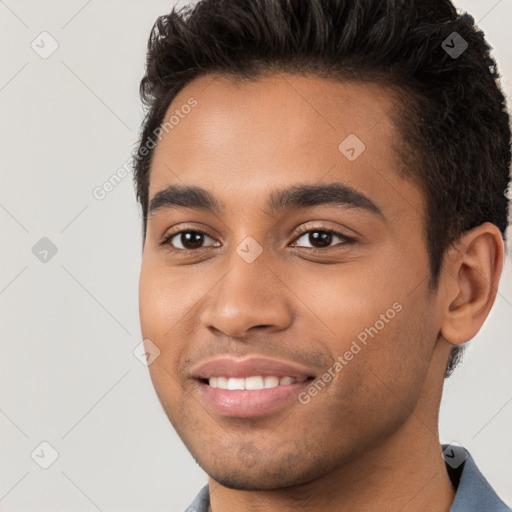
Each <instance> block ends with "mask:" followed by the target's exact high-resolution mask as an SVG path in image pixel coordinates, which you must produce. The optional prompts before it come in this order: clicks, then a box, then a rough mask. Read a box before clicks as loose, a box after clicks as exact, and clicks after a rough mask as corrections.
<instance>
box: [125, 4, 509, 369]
mask: <svg viewBox="0 0 512 512" xmlns="http://www.w3.org/2000/svg"><path fill="white" fill-rule="evenodd" d="M466 45H467V47H466ZM461 50H462V51H461ZM490 52H491V47H490V46H489V44H488V43H487V42H486V40H485V36H484V33H483V32H482V31H481V30H480V29H479V28H478V27H477V26H476V24H475V21H474V18H473V17H472V16H470V15H469V14H467V13H459V12H457V10H456V9H455V7H454V6H453V5H452V3H451V2H450V1H449V0H430V1H426V0H202V1H199V2H197V3H196V4H195V5H194V4H189V5H186V6H184V7H182V8H180V9H178V8H177V7H176V6H175V7H174V8H173V10H172V11H171V13H170V14H166V15H163V16H160V17H158V19H157V20H156V22H155V24H154V26H153V28H152V30H151V34H150V37H149V41H148V48H147V61H146V73H145V75H144V77H143V78H142V81H141V83H140V95H141V98H142V101H143V103H144V105H145V107H146V108H147V110H146V115H145V118H144V121H143V124H142V129H141V133H140V139H139V141H138V147H137V148H136V149H135V151H134V154H133V156H134V181H135V188H136V195H137V200H138V201H139V202H140V204H141V206H142V215H143V244H144V239H145V235H146V226H147V213H148V200H149V198H148V190H149V174H150V167H151V160H152V155H153V147H154V146H155V144H153V145H152V146H150V145H149V144H148V141H151V140H153V141H154V138H155V130H157V129H158V128H159V127H160V126H161V124H162V123H163V120H164V116H165V113H166V111H167V109H168V107H169V105H170V103H171V102H172V100H173V99H174V97H175V96H176V95H177V94H178V92H179V91H180V90H181V89H182V88H183V87H184V86H185V85H187V84H188V83H189V82H191V81H192V80H193V79H194V78H196V77H199V76H201V75H205V74H219V75H221V76H226V77H232V78H235V79H240V80H243V79H256V78H257V77H258V76H262V75H264V74H269V73H273V72H281V71H283V72H291V73H296V74H312V75H314V76H318V77H320V78H322V77H325V78H335V79H339V80H345V81H359V82H374V83H378V84H381V85H382V86H384V87H386V88H387V89H388V90H390V91H391V92H393V91H394V92H395V93H397V94H396V112H395V114H396V115H393V121H394V123H395V125H396V127H397V129H398V132H399V134H400V136H401V139H402V141H401V144H400V145H399V146H398V147H394V149H395V150H396V152H397V154H398V155H399V156H400V159H399V160H400V162H401V163H402V164H403V165H402V166H401V169H400V170H397V171H398V172H399V173H400V175H402V176H403V177H407V178H410V179H413V180H414V181H415V183H417V184H418V185H419V186H420V187H421V189H422V191H423V193H424V195H425V199H426V204H427V215H426V219H425V226H424V237H425V241H426V247H427V251H428V255H429V261H430V287H431V289H433V290H436V289H437V287H438V284H439V276H440V273H441V268H442V263H443V257H444V254H445V252H446V250H447V249H448V248H449V247H450V245H451V244H452V243H453V242H455V241H457V240H458V239H459V238H460V236H461V235H462V234H463V233H464V232H466V231H467V230H470V229H472V228H474V227H476V226H478V225H480V224H482V223H484V222H491V223H493V224H495V225H496V226H497V227H498V228H499V229H500V231H501V233H502V236H503V239H504V240H505V231H506V228H507V225H508V208H509V202H508V199H507V196H506V189H507V187H508V184H509V180H510V176H509V172H510V171H509V169H510V158H511V156H510V155H511V147H510V125H509V115H508V113H507V108H506V102H505V97H504V95H503V93H502V91H501V88H500V84H499V73H498V70H497V65H496V62H495V60H494V59H493V58H492V56H491V54H490ZM458 53H460V55H459V54H458ZM148 148H150V149H149V150H148ZM463 346H464V345H461V346H454V347H453V349H452V353H451V357H450V359H449V362H448V366H447V369H446V374H445V375H446V376H449V375H450V374H451V372H452V371H453V369H454V368H455V366H456V364H457V363H458V361H459V359H460V357H461V354H462V348H463Z"/></svg>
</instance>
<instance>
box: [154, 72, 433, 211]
mask: <svg viewBox="0 0 512 512" xmlns="http://www.w3.org/2000/svg"><path fill="white" fill-rule="evenodd" d="M395 102H396V99H395V96H394V95H393V94H391V93H390V91H389V90H386V89H384V88H383V87H381V86H379V85H377V84H373V83H358V82H342V81H336V80H331V79H329V80H327V79H323V78H318V77H312V76H298V75H291V74H286V73H281V74H274V75H268V76H264V77H260V78H258V79H257V80H254V81H252V80H251V81H249V80H240V79H233V78H227V77H222V76H218V75H205V76H202V77H199V78H197V79H195V80H194V81H192V82H190V83H189V84H188V85H187V86H185V87H184V88H183V89H182V90H181V91H180V93H179V94H178V95H177V96H176V97H175V98H174V100H173V102H172V103H171V105H170V106H169V108H168V111H167V113H166V116H165V118H164V123H165V122H166V121H169V120H170V119H171V117H172V123H169V124H168V125H167V126H168V130H167V131H163V132H162V138H161V140H160V141H159V142H158V144H157V146H156V148H155V150H154V155H153V161H152V167H151V175H150V187H149V197H150V198H151V197H152V196H153V195H154V194H155V193H156V192H158V191H159V190H161V189H163V188H165V187H166V186H167V185H169V184H170V183H177V184H178V183H179V184H187V185H198V186H201V187H202V188H206V189H211V190H216V191H218V192H219V195H220V196H221V197H219V199H220V200H221V201H222V193H223V192H224V193H225V194H224V195H225V196H226V197H227V195H229V191H230V190H231V191H233V192H234V193H235V195H237V197H238V198H239V196H240V193H244V192H245V193H246V194H245V200H246V199H247V194H250V197H251V199H254V200H256V198H259V197H260V196H261V198H262V200H263V198H265V199H266V197H267V192H268V191H269V189H270V188H272V189H275V188H280V187H285V186H289V185H290V184H297V183H319V182H322V181H328V182H333V181H339V182H341V183H344V184H347V185H349V186H351V187H353V188H355V189H358V190H360V191H362V192H364V193H365V194H366V195H368V196H370V197H371V196H374V197H375V198H376V202H379V200H380V199H383V200H386V197H384V196H386V194H387V195H388V197H387V198H388V199H389V200H390V201H391V203H392V204H391V205H390V207H391V208H395V209H397V208H398V209H400V208H399V207H400V204H398V203H399V202H398V203H397V201H396V199H397V197H395V198H393V197H391V196H396V195H397V194H398V197H400V196H402V199H405V200H406V202H408V203H411V201H413V202H416V203H417V210H418V211H420V210H422V209H423V207H422V200H423V198H422V197H421V194H420V193H419V190H418V189H417V188H416V187H414V186H413V184H411V183H408V182H406V181H404V180H402V179H400V178H399V176H398V173H397V172H396V169H397V167H398V166H399V165H400V162H399V160H398V158H397V156H396V154H395V152H394V150H393V146H394V145H395V144H399V143H400V139H399V136H398V134H397V131H396V128H395V126H394V124H393V122H392V120H391V117H390V115H391V112H392V110H393V108H394V106H395ZM188 105H195V106H193V107H192V108H189V107H188ZM386 183H387V185H386ZM397 187H398V188H403V190H397ZM242 189H243V190H242ZM411 194H413V195H416V197H414V198H411V197H408V198H404V197H403V196H404V195H408V196H410V195H411ZM232 196H233V194H232ZM402 206H403V207H404V208H407V206H406V204H404V205H402ZM409 208H410V205H409ZM397 211H398V210H397Z"/></svg>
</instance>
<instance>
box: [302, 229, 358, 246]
mask: <svg viewBox="0 0 512 512" xmlns="http://www.w3.org/2000/svg"><path fill="white" fill-rule="evenodd" d="M305 237H307V239H306V240H307V242H308V243H309V244H310V245H309V246H302V247H306V248H309V249H313V250H322V249H325V248H329V246H331V243H332V242H333V239H336V238H338V239H340V240H341V241H342V243H341V244H336V245H351V244H354V243H355V242H356V240H355V239H354V238H351V237H349V236H346V235H344V234H343V233H339V232H338V231H335V230H333V229H323V228H314V229H308V230H306V231H303V232H302V234H301V235H300V236H299V237H298V238H296V239H295V240H296V241H297V240H300V239H301V238H305ZM292 246H293V247H296V245H295V244H293V245H292Z"/></svg>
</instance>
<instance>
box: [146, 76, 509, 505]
mask: <svg viewBox="0 0 512 512" xmlns="http://www.w3.org/2000/svg"><path fill="white" fill-rule="evenodd" d="M190 97H193V98H195V99H196V100H197V102H198V104H197V106H196V107H195V108H194V109H193V111H192V112H191V113H190V114H188V115H187V116H186V117H185V118H184V119H183V120H181V121H180V123H179V124H178V125H177V126H175V127H174V129H173V130H172V131H170V132H169V133H168V134H164V136H163V138H162V139H161V140H160V141H159V142H158V145H157V147H156V149H155V154H154V160H153V164H152V168H151V176H150V187H149V198H150V199H151V198H152V197H153V196H154V195H155V194H156V193H157V192H158V191H160V190H162V189H165V188H166V187H167V186H168V185H171V184H180V185H197V186H201V187H203V188H205V189H206V190H208V192H209V193H210V194H211V195H212V196H214V197H216V198H218V200H219V201H221V203H222V204H223V206H224V211H223V212H222V213H220V214H214V213H212V212H208V211H201V210H198V209H194V208H167V209H160V210H156V212H155V213H154V215H151V216H150V218H149V219H148V224H147V234H146V239H145V246H144V252H143V258H142V268H141V274H140V287H139V305H140V320H141V328H142V334H143V337H144V338H147V339H150V340H151V341H152V342H153V343H154V344H155V345H156V346H158V348H159V349H160V350H161V353H160V356H159V357H158V358H157V359H156V360H155V361H154V362H153V363H152V364H151V365H150V366H149V371H150V375H151V379H152V382H153V385H154V387H155V390H156V392H157V395H158V398H159V400H160V402H161V404H162V407H163V409H164V411H165V413H166V414H167V416H168V418H169V419H170V421H171V422H172V424H173V426H174V428H175V429H176V431H177V432H178V434H179V435H180V437H181V439H182V440H183V442H184V443H185V445H186V446H187V448H188V449H189V451H190V452H191V454H192V456H193V457H194V458H195V460H196V461H197V462H198V463H199V464H200V466H201V467H202V468H203V469H204V470H205V471H206V473H207V474H208V475H209V485H210V501H211V508H210V510H213V511H215V512H218V511H225V510H244V511H270V510H280V511H292V510H301V511H313V510H315V511H317V510H322V511H327V512H328V511H334V510H336V511H338V512H339V511H345V510H346V511H348V510H350V511H353V510H358V511H362V512H364V511H375V510H380V511H383V510H386V511H387V510H389V511H397V510H400V511H427V510H428V511H448V510H449V509H450V505H451V503H452V501H453V498H454V490H453V488H452V485H451V483H450V480H449V477H448V475H447V472H446V469H445V464H444V461H443V459H442V457H441V447H440V443H439V435H438V411H439V404H440V398H441V393H442V386H443V381H444V371H445V367H446V364H447V361H448V357H449V353H450V349H451V348H452V346H453V344H459V343H464V342H466V341H468V340H469V339H471V338H472V337H474V336H475V334H476V333H477V332H478V330H479V329H480V327H481V326H482V324H483V322H484V320H485V318H486V317H487V315H488V313H489V311H490V309H491V307H492V304H493V302H494V299H495V296H496V290H497V286H498V281H499V277H500V274H501V269H502V265H503V253H504V247H503V241H502V238H501V234H500V232H499V230H498V228H497V227H496V226H494V225H492V224H489V223H485V224H482V225H481V226H479V227H477V228H475V229H474V230H471V231H470V232H468V233H466V234H465V235H464V236H463V237H462V238H461V239H460V241H459V242H458V243H457V244H455V245H454V246H453V247H452V248H450V250H449V251H448V252H447V254H446V255H445V259H444V263H443V269H442V275H441V279H440V285H439V288H438V290H437V291H435V292H433V291H432V290H430V289H429V287H428V280H429V263H428V256H427V251H426V245H425V239H424V229H423V226H424V224H425V200H424V196H423V193H422V191H421V189H420V188H419V187H418V186H417V185H416V184H415V183H414V182H413V181H410V180H406V179H404V178H402V177H400V175H399V173H398V172H397V170H398V169H399V166H400V162H399V160H398V157H397V156H396V155H395V153H394V152H393V150H392V147H393V144H396V143H397V142H399V140H400V139H399V135H398V133H397V131H396V129H395V128H394V125H393V123H392V121H391V119H390V117H389V115H388V113H389V112H390V109H391V108H392V106H393V104H394V101H395V100H394V99H393V96H392V94H391V93H390V92H389V91H387V90H385V89H383V88H382V87H381V86H379V85H376V84H361V83H347V82H336V81H330V80H325V79H319V78H315V77H305V76H296V75H290V74H284V73H282V74H274V75H269V76H267V77H265V78H261V79H260V80H259V81H258V82H241V81H235V80H230V79H228V78H223V77H220V76H215V75H206V76H203V77H200V78H198V79H196V80H194V81H193V82H191V83H189V84H188V85H187V86H186V87H185V88H184V89H182V90H181V91H180V93H179V95H178V96H177V97H176V98H175V99H174V101H173V102H172V104H171V105H170V107H169V111H168V113H169V115H170V114H172V113H173V111H174V110H175V109H176V108H179V107H180V106H181V105H183V104H185V103H186V102H187V100H188V99H189V98H190ZM167 117H168V116H166V118H167ZM348 134H356V135H357V136H358V137H359V139H361V140H362V141H363V142H364V144H365V146H366V150H365V151H364V152H363V153H362V154H361V155H360V156H359V157H358V158H357V159H356V160H354V161H352V162H351V161H349V160H348V159H347V158H345V157H344V156H343V154H341V152H340V151H339V149H338V145H339V144H340V142H341V141H343V140H344V139H345V137H346V136H347V135H348ZM335 182H337V183H343V184H345V185H349V186H351V187H353V188H354V189H356V190H357V191H359V192H361V193H363V194H364V195H366V196H367V197H369V198H370V199H371V200H372V201H373V202H374V203H375V204H376V205H378V207H379V208H380V209H381V210H382V212H383V214H384V215H385V217H386V220H385V221H384V220H383V219H382V218H381V217H379V216H377V215H374V214H372V213H370V212H367V211H364V210H362V209H358V208H346V207H342V206H339V205H324V206H314V207H309V208H303V209H295V210H284V211H280V212H278V213H274V214H270V213H269V212H267V211H266V202H267V198H268V195H269V194H270V193H271V192H272V191H273V190H275V189H276V188H284V187H287V186H291V185H299V184H300V185H303V184H331V183H335ZM299 227H307V228H308V229H311V230H312V231H313V232H314V231H315V230H320V231H321V230H322V229H329V228H330V229H334V230H336V231H339V232H341V233H342V234H344V235H346V236H351V237H353V238H355V239H356V243H354V244H351V245H347V244H344V242H343V240H342V239H339V238H337V237H336V236H333V238H332V241H331V243H330V245H329V246H327V247H325V248H321V247H322V246H319V247H320V251H319V252H317V253H316V254H313V253H312V252H311V247H312V246H314V243H315V242H314V240H312V239H311V237H310V236H309V235H310V234H311V231H309V232H306V234H300V233H298V228H299ZM171 228H172V229H171ZM185 228H187V229H190V230H193V229H194V228H195V229H202V230H205V231H207V232H208V236H206V237H205V238H204V239H203V243H202V247H203V248H201V249H199V250H197V249H196V250H195V251H196V252H193V251H194V249H192V250H191V251H189V252H190V254H189V255H187V256H183V255H182V254H180V253H179V250H180V249H179V248H181V247H183V246H182V245H181V244H186V240H185V241H184V240H183V237H180V235H178V236H176V237H175V238H174V239H173V243H174V246H175V248H176V252H172V251H171V250H170V249H171V247H170V245H167V246H161V245H158V242H159V241H161V240H162V239H163V238H164V236H165V235H166V234H169V233H170V232H171V231H172V230H174V231H179V230H180V229H185ZM249 236H250V237H253V238H254V239H255V240H256V241H257V242H258V243H259V244H260V246H261V247H262V249H263V252H262V253H261V255H260V256H259V257H258V258H257V259H256V260H255V261H254V262H252V263H250V264H249V263H247V262H246V261H245V260H244V259H242V258H241V257H240V256H239V255H238V253H237V252H236V248H237V246H238V245H239V244H240V243H241V242H242V241H243V240H244V239H245V238H246V237H249ZM397 302H398V303H399V304H400V305H401V306H402V310H401V311H400V312H399V313H397V314H396V316H395V317H394V318H393V319H392V320H390V321H389V322H388V323H386V324H385V327H384V328H383V329H382V330H380V331H379V332H378V335H376V336H375V337H374V338H373V339H372V338H369V341H368V344H367V345H366V346H364V348H362V350H361V351H360V352H359V353H357V355H355V356H354V357H353V359H352V360H351V361H349V362H348V364H347V365H346V366H344V367H343V369H342V370H341V371H339V372H337V373H336V376H335V378H334V379H332V380H331V382H329V385H328V386H326V387H325V389H323V390H322V391H321V392H319V393H318V394H317V395H316V396H314V397H312V398H311V400H310V402H309V403H307V404H305V405H303V404H301V403H299V402H298V401H296V402H295V401H293V405H291V406H289V407H288V408H286V409H284V410H280V411H278V412H277V413H275V414H269V415H267V416H263V417H259V418H233V417H224V416H219V415H217V414H215V413H213V412H212V411H211V410H210V409H208V407H207V404H206V403H205V402H202V401H201V398H200V397H199V394H198V392H197V383H196V382H195V381H194V380H193V379H191V377H190V370H191V368H192V366H194V365H197V364H199V363H201V362H203V361H207V360H211V359H213V358H215V357H217V356H221V355H226V354H229V355H232V356H236V357H243V356H248V355H255V356H256V355H259V356H266V357H270V358H274V359H278V360H281V361H290V362H297V363H300V364H303V365H305V366H307V367H308V368H311V369H312V371H313V372H314V374H315V375H317V376H318V375H321V374H322V373H323V372H325V371H327V370H328V368H329V367H332V365H333V364H334V362H335V361H336V358H337V357H338V356H340V355H343V354H345V352H346V351H347V350H349V348H350V346H351V343H352V341H353V340H355V339H356V338H357V335H358V334H359V333H361V332H362V331H364V329H365V328H368V327H370V326H373V325H375V323H376V321H377V320H379V318H380V315H381V314H383V313H385V312H386V311H387V310H388V309H390V308H391V307H392V305H393V304H394V303H397Z"/></svg>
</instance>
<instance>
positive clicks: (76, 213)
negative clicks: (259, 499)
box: [0, 0, 512, 512]
mask: <svg viewBox="0 0 512 512" xmlns="http://www.w3.org/2000/svg"><path fill="white" fill-rule="evenodd" d="M182 3H183V2H181V4H182ZM457 5H458V6H459V7H462V8H464V9H467V10H468V11H469V12H471V13H472V14H473V15H474V16H475V18H476V19H477V20H479V23H480V25H481V27H482V28H483V29H484V30H485V32H486V34H487V38H488V40H489V41H490V43H491V44H492V45H493V46H494V47H495V48H496V50H495V55H496V57H497V59H498V63H499V65H500V69H501V72H502V73H503V75H504V86H505V89H506V91H507V92H508V94H510V91H511V90H512V49H511V47H510V20H512V1H511V0H501V1H493V2H487V1H481V0H478V1H471V0H465V1H462V0H461V1H458V2H457ZM171 6H172V3H171V2H165V1H160V0H158V1H157V0H153V1H151V2H147V1H146V2H143V1H142V0H138V1H130V2H128V1H121V0H116V1H114V0H103V1H102V2H100V1H98V0H89V1H85V0H73V1H67V2H57V1H55V0H51V1H45V2H41V1H35V0H31V1H21V0H18V1H17V0H5V1H3V0H0V52H1V57H0V62H1V66H0V73H1V74H0V119H1V137H0V157H1V172H2V186H1V188H0V222H1V227H2V235H1V237H0V241H1V242H0V243H1V247H0V251H1V255H2V259H1V267H0V311H1V315H2V316H1V319H2V321H1V341H2V353H1V358H0V377H1V381H0V429H1V431H0V432H1V444H0V449H1V452H0V510H1V511H3V512H7V511H12V512H20V511H46V510H48V511H49V510H51V511H53V512H58V511H69V510H75V511H77V512H78V511H95V510H101V511H104V512H107V511H109V512H110V511H125V512H126V511H142V510H144V511H164V510H166V511H179V510H181V509H184V508H185V506H186V505H187V504H188V503H189V502H190V501H191V500H192V498H193V496H194V495H195V494H196V492H197V491H198V490H199V488H200V487H201V486H202V485H203V484H204V483H206V475H205V474H204V473H203V471H202V470H201V469H200V468H199V467H198V466H197V465H196V464H195V462H194V461H193V459H192V457H191V456H190V455H189V454H188V452H187V451H186V449H185V448H184V447H183V445H182V444H181V442H180V440H179V439H178V437H177V436H176V434H175V433H174V431H173V429H172V427H171V425H170V423H169V422H168V420H167V418H166V416H165V415H164V413H163V411H162V409H161V407H160V404H159V402H158V400H157V398H156V395H155V393H154V390H153V388H152V385H151V381H150V379H149V374H148V370H147V368H146V367H145V366H143V365H142V364H141V363H140V362H139V360H138V359H137V358H136V357H135V356H134V355H133V350H134V348H135V347H136V346H137V345H138V344H139V343H140V341H141V334H140V327H139V319H138V298H137V288H138V272H139V266H140V261H141V252H140V249H141V233H140V214H139V210H138V207H137V205H136V202H135V196H134V191H133V185H132V180H131V175H129V176H128V177H126V178H125V179H124V180H123V182H122V183H120V184H119V185H118V186H117V187H116V188H115V189H114V190H113V191H112V192H110V193H109V194H108V195H107V197H106V198H105V199H104V200H102V201H100V200H97V199H95V198H94V197H93V195H92V191H93V189H94V188H95V187H97V186H99V185H101V184H102V183H104V182H105V181H106V180H107V179H108V178H109V177H110V176H111V175H112V174H113V173H115V172H116V170H117V169H119V168H120V167H122V165H123V164H124V163H125V162H126V161H127V159H128V157H129V156H130V152H131V150H132V148H133V145H134V144H135V142H136V139H137V135H138V129H139V125H140V122H141V120H142V114H143V112H142V107H141V105H140V101H139V98H138V85H139V80H140V78H141V77H142V74H143V69H144V68H143V66H144V59H145V49H146V41H147V37H148V35H149V31H150V28H151V26H152V24H153V22H154V20H155V19H156V17H157V16H158V15H160V14H164V13H167V12H169V10H170V9H171ZM43 31H47V32H49V33H50V34H51V36H52V37H53V38H54V39H55V40H56V41H57V42H58V45H59V47H58V49H57V50H56V51H55V53H53V54H52V55H51V56H50V57H48V58H47V59H42V58H41V57H40V56H39V55H38V54H37V53H36V52H35V51H34V50H33V49H32V48H31V43H32V41H33V40H34V39H35V40H36V43H37V42H38V41H40V38H39V39H38V36H39V34H40V33H41V32H43ZM38 44H39V45H40V46H42V43H41V42H39V43H38ZM45 48H46V50H48V48H50V46H49V40H46V42H45ZM509 232H510V231H509ZM42 237H48V238H49V239H50V240H51V241H52V242H53V244H55V245H56V247H57V249H58V252H57V254H56V255H55V256H54V257H52V258H51V259H50V260H49V261H48V262H46V263H43V262H41V261H40V260H39V259H38V258H36V256H35V255H34V254H33V253H32V247H33V246H34V245H35V244H36V243H37V242H38V241H39V240H40V239H41V238H42ZM510 251H511V248H510V243H509V253H510ZM511 317H512V271H511V259H510V256H509V257H508V259H507V262H506V266H505V271H504V277H503V279H502V282H501V287H500V292H499V295H498V299H497V301H496V304H495V306H494V308H493V310H492V312H491V314H490V316H489V318H488V320H487V321H486V323H485V325H484V327H483V329H482V330H481V332H480V333H479V335H478V336H477V337H476V338H475V339H474V340H473V341H472V342H471V346H470V348H469V350H468V352H467V354H466V357H465V361H464V363H463V365H462V366H461V367H460V368H459V369H458V370H457V371H456V372H455V374H454V375H453V376H452V377H451V378H450V379H449V380H448V381H447V383H446V391H445V395H444V399H443V404H442V415H441V436H442V441H443V442H453V441H455V442H458V443H460V444H462V445H464V446H466V447H467V448H468V449H469V450H470V452H471V453H472V455H473V456H474V458H475V459H476V461H477V463H478V464H479V467H480V468H481V470H482V472H483V473H484V474H485V475H486V477H487V478H488V480H489V481H490V482H491V484H492V485H493V486H494V487H495V489H496V490H497V491H498V492H499V494H500V495H501V496H502V498H503V499H505V501H507V502H508V503H512V485H511V483H512V482H511V480H512V478H511V465H510V461H511V459H512V437H511V436H510V432H511V426H512V385H511V384H512V375H511V372H510V363H511V356H512V345H511V339H510V338H511V333H512V322H511ZM43 441H47V442H48V443H50V444H51V445H52V446H53V447H54V449H55V450H56V451H57V452H58V454H59V457H58V459H57V460H56V461H55V462H54V463H53V465H51V466H50V467H49V468H48V469H46V470H45V469H42V468H41V467H39V465H38V464H36V462H34V460H33V459H32V458H31V453H32V452H33V451H34V450H35V449H36V448H38V447H39V445H40V443H41V442H43ZM38 450H39V451H37V450H36V454H39V460H43V459H44V457H48V456H49V453H50V452H49V450H48V449H46V450H45V449H44V447H43V451H42V452H41V448H38ZM42 454H44V455H42ZM34 458H36V459H37V455H35V456H34Z"/></svg>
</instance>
